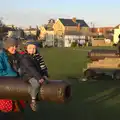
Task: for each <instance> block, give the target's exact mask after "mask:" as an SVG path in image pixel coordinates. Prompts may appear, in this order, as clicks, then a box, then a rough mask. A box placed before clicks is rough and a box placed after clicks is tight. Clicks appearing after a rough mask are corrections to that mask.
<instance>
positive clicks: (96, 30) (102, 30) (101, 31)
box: [90, 27, 113, 35]
mask: <svg viewBox="0 0 120 120" xmlns="http://www.w3.org/2000/svg"><path fill="white" fill-rule="evenodd" d="M112 30H113V27H95V28H90V31H91V32H93V33H97V34H100V35H103V34H105V33H106V32H107V31H112Z"/></svg>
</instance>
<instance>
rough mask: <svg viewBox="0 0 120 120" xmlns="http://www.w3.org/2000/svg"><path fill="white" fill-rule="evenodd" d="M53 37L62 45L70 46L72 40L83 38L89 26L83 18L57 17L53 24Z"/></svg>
mask: <svg viewBox="0 0 120 120" xmlns="http://www.w3.org/2000/svg"><path fill="white" fill-rule="evenodd" d="M53 29H54V34H55V39H57V42H58V41H59V42H60V43H61V44H62V45H61V46H64V47H70V46H71V44H72V42H73V41H76V40H79V39H81V38H82V39H83V36H84V38H85V36H86V35H87V34H86V33H89V26H88V25H87V23H86V22H85V21H84V20H79V19H76V18H72V19H64V18H59V19H57V20H56V22H55V24H54V25H53Z"/></svg>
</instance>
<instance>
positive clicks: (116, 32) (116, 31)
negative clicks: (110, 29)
mask: <svg viewBox="0 0 120 120" xmlns="http://www.w3.org/2000/svg"><path fill="white" fill-rule="evenodd" d="M119 34H120V24H119V25H117V26H115V27H114V36H113V43H114V44H117V43H118V40H119V39H118V36H119Z"/></svg>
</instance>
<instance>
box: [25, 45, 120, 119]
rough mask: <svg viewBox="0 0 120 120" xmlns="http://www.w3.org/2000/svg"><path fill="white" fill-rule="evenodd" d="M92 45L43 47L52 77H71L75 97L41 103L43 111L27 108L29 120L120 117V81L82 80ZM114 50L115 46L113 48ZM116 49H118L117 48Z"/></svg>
mask: <svg viewBox="0 0 120 120" xmlns="http://www.w3.org/2000/svg"><path fill="white" fill-rule="evenodd" d="M90 49H91V47H88V48H75V49H74V48H46V49H45V48H44V49H41V50H40V51H41V54H42V55H43V57H44V59H45V62H46V64H47V65H48V68H49V74H50V79H56V80H57V79H63V80H69V81H70V82H71V84H72V89H73V93H72V94H73V98H72V100H71V102H70V103H67V104H56V103H47V102H42V101H41V102H40V103H39V106H40V108H39V111H38V112H37V113H33V112H31V110H30V109H29V108H27V109H26V116H27V120H33V119H34V120H118V119H120V94H119V93H120V81H112V80H111V79H108V80H99V81H87V82H80V81H79V79H80V77H81V76H82V69H83V68H84V67H86V63H87V61H88V60H87V59H86V55H87V51H88V50H90ZM105 49H106V48H105ZM109 49H111V48H109ZM113 49H114V48H113Z"/></svg>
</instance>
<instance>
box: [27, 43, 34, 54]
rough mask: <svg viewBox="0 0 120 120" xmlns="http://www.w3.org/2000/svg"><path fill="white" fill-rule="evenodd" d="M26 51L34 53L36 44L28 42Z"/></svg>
mask: <svg viewBox="0 0 120 120" xmlns="http://www.w3.org/2000/svg"><path fill="white" fill-rule="evenodd" d="M27 52H28V53H29V54H35V53H36V46H35V45H33V44H29V45H28V46H27Z"/></svg>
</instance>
